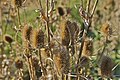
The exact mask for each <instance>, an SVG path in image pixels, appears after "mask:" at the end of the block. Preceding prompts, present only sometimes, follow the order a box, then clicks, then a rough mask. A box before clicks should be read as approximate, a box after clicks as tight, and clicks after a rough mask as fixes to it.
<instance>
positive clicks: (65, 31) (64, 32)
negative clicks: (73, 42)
mask: <svg viewBox="0 0 120 80" xmlns="http://www.w3.org/2000/svg"><path fill="white" fill-rule="evenodd" d="M70 23H71V22H70V21H63V22H62V24H61V25H60V27H61V37H62V45H64V46H69V43H70V31H69V28H68V25H69V24H70Z"/></svg>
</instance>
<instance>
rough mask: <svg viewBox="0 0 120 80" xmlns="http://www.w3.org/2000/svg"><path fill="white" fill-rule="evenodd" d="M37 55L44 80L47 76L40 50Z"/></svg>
mask: <svg viewBox="0 0 120 80" xmlns="http://www.w3.org/2000/svg"><path fill="white" fill-rule="evenodd" d="M38 55H39V59H40V64H41V68H42V70H43V75H44V79H45V77H46V75H47V71H46V69H45V68H44V66H43V62H42V57H41V51H40V49H38Z"/></svg>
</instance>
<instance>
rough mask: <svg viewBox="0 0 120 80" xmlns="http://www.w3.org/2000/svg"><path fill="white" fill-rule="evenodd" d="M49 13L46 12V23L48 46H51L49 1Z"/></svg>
mask: <svg viewBox="0 0 120 80" xmlns="http://www.w3.org/2000/svg"><path fill="white" fill-rule="evenodd" d="M46 4H47V8H46V9H47V11H46V16H47V21H46V29H47V37H48V46H49V44H50V30H49V16H48V11H49V0H47V3H46Z"/></svg>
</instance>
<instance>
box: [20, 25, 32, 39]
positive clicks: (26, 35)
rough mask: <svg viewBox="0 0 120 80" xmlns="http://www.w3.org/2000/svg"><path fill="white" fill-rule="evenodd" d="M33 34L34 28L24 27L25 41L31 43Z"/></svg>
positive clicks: (23, 35)
mask: <svg viewBox="0 0 120 80" xmlns="http://www.w3.org/2000/svg"><path fill="white" fill-rule="evenodd" d="M31 32H32V27H31V26H28V25H25V26H24V27H23V29H22V38H23V41H26V40H29V41H30V35H31Z"/></svg>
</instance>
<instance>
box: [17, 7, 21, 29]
mask: <svg viewBox="0 0 120 80" xmlns="http://www.w3.org/2000/svg"><path fill="white" fill-rule="evenodd" d="M17 14H18V24H19V25H21V22H20V11H19V7H17ZM19 27H20V26H19Z"/></svg>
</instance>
